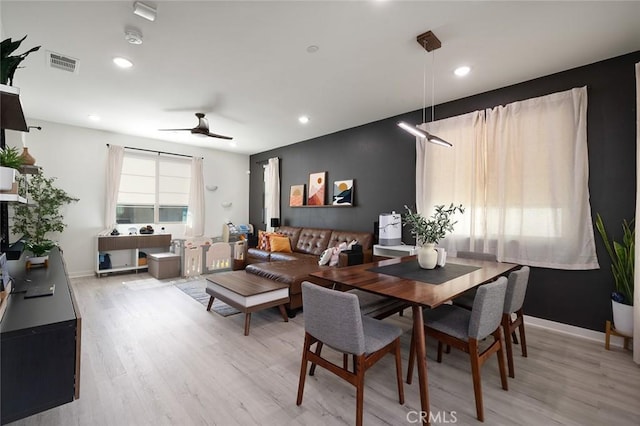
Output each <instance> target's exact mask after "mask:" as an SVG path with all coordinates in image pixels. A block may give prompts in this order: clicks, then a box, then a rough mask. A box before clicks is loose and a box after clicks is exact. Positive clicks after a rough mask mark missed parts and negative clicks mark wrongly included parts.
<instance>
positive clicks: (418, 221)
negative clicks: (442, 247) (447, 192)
mask: <svg viewBox="0 0 640 426" xmlns="http://www.w3.org/2000/svg"><path fill="white" fill-rule="evenodd" d="M404 208H405V209H407V213H405V214H404V215H403V216H404V222H403V223H402V225H403V226H407V225H409V226H410V227H411V235H413V236H414V237H415V239H416V245H419V246H422V245H424V244H437V243H438V242H439V241H440V240H441V239H442V238H444V237H445V236H446V235H447V232H452V231H453V226H454V225H455V224H456V223H458V222H457V221H455V222H453V221H452V216H453V215H454V214H455V213H456V212H459V213H464V207H462V204H460V205H458V206H454V205H453V203H451V205H450V206H449V207H447V208H445V206H444V205H436V206H435V212H434V213H433V214H432V215H431V217H430V218H429V219H427V218H425V217H424V216H422V215H421V214H420V213H418V212H415V213H414V212H413V211H412V210H411V209H410V208H409V207H407V206H406V205H405V206H404Z"/></svg>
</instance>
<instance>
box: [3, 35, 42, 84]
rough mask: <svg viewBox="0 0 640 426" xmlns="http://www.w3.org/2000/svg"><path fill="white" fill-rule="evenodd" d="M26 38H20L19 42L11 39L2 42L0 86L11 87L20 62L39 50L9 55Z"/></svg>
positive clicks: (33, 49) (38, 47)
mask: <svg viewBox="0 0 640 426" xmlns="http://www.w3.org/2000/svg"><path fill="white" fill-rule="evenodd" d="M25 38H27V36H24V37H22V38H21V39H20V40H16V41H12V40H11V38H8V39H5V40H2V44H1V45H0V84H8V85H9V86H12V85H13V75H14V74H15V72H16V70H17V69H18V66H19V65H20V62H22V61H24V59H25V58H26V57H27V55H29V53H31V52H35V51H36V50H38V49H40V46H36V47H33V48H31V49H29V50H27V51H26V52H24V53H21V54H19V55H15V56H9V55H11V54H12V53H13V52H14V51H15V50H16V49H17V48H18V47H20V44H21V43H22V42H23V41H24V39H25Z"/></svg>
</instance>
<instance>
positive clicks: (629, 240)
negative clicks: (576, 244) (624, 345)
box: [596, 213, 636, 336]
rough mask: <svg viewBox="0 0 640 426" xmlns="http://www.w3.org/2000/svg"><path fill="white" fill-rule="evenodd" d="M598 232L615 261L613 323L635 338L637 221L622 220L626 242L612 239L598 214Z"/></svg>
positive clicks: (612, 269)
mask: <svg viewBox="0 0 640 426" xmlns="http://www.w3.org/2000/svg"><path fill="white" fill-rule="evenodd" d="M596 229H597V230H598V232H599V233H600V236H601V237H602V240H603V241H604V246H605V248H606V249H607V253H609V257H610V258H611V272H612V273H613V281H614V284H615V291H614V292H613V293H611V306H612V309H613V324H614V326H615V327H616V330H617V331H619V332H620V333H622V334H624V335H627V336H632V335H633V286H634V282H633V273H634V267H635V240H636V230H635V223H634V220H633V219H631V221H630V222H627V220H626V219H625V220H623V221H622V231H623V233H622V242H621V243H619V242H617V241H614V240H611V239H610V238H609V235H608V234H607V231H606V229H605V228H604V222H603V221H602V217H601V216H600V214H599V213H598V214H596Z"/></svg>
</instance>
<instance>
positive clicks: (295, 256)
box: [269, 252, 318, 262]
mask: <svg viewBox="0 0 640 426" xmlns="http://www.w3.org/2000/svg"><path fill="white" fill-rule="evenodd" d="M269 259H270V261H271V262H280V261H283V260H307V261H310V262H317V261H318V256H314V255H313V254H305V253H298V252H293V253H277V252H272V253H271V256H270V258H269Z"/></svg>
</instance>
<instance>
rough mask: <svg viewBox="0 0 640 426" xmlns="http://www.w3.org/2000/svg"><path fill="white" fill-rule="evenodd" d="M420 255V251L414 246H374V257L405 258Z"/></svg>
mask: <svg viewBox="0 0 640 426" xmlns="http://www.w3.org/2000/svg"><path fill="white" fill-rule="evenodd" d="M417 253H418V249H417V247H416V246H413V245H400V246H382V245H380V244H375V245H374V246H373V255H374V256H382V257H403V256H413V255H415V254H417Z"/></svg>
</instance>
